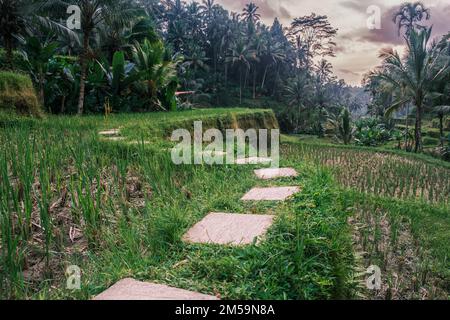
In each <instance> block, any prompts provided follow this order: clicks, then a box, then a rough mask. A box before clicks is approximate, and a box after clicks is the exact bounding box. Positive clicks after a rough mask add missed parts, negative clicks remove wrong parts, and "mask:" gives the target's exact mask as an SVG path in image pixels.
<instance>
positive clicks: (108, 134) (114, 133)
mask: <svg viewBox="0 0 450 320" xmlns="http://www.w3.org/2000/svg"><path fill="white" fill-rule="evenodd" d="M98 134H99V135H101V136H105V137H112V136H118V135H120V130H119V129H110V130H105V131H100V132H99V133H98Z"/></svg>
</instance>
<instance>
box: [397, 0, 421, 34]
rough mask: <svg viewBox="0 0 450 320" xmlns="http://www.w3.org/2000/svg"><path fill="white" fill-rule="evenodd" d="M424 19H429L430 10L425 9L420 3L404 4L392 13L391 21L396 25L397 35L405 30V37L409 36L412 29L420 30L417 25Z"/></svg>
mask: <svg viewBox="0 0 450 320" xmlns="http://www.w3.org/2000/svg"><path fill="white" fill-rule="evenodd" d="M423 18H425V19H426V20H428V19H430V9H427V8H425V5H424V4H423V3H422V2H414V3H404V4H402V5H401V7H400V8H399V9H398V10H397V11H396V12H395V13H394V16H393V18H392V20H393V21H394V23H395V24H397V28H398V35H399V36H400V33H401V31H402V29H405V34H406V36H409V34H410V33H411V30H412V29H413V28H421V27H423V26H420V25H419V24H418V23H419V22H420V21H422V19H423Z"/></svg>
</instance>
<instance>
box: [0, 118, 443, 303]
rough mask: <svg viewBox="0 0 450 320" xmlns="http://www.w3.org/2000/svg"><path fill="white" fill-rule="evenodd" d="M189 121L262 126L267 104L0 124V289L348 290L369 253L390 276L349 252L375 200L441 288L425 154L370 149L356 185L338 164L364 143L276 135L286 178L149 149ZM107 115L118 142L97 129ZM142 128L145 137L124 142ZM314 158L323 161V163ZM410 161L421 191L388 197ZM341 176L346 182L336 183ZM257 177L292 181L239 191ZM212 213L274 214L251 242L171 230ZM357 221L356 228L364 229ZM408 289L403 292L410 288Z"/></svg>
mask: <svg viewBox="0 0 450 320" xmlns="http://www.w3.org/2000/svg"><path fill="white" fill-rule="evenodd" d="M231 112H232V113H233V114H231ZM206 114H208V117H206V118H205V117H204V116H205V115H206ZM196 119H206V121H205V122H206V123H207V124H208V125H210V126H213V125H217V124H220V123H222V125H229V124H231V125H232V124H234V125H236V124H239V125H241V124H243V125H255V124H256V125H258V126H260V127H263V126H269V127H270V126H273V125H274V122H273V114H272V113H271V112H270V111H264V110H248V109H231V110H230V109H218V110H217V109H215V110H195V111H188V112H181V113H174V114H162V113H161V114H160V113H158V114H147V115H143V114H142V115H116V116H113V117H110V118H108V119H104V118H102V117H83V118H78V117H77V118H72V117H63V118H56V117H49V118H47V119H44V120H42V121H34V122H32V124H30V123H22V122H20V123H19V125H16V126H6V127H4V128H0V132H1V134H0V142H1V146H2V147H1V150H0V151H1V153H0V188H1V189H0V190H1V194H0V219H1V228H0V238H1V248H2V250H1V251H0V252H1V254H0V259H1V260H0V261H1V264H0V297H1V298H16V299H24V298H32V299H45V298H51V299H61V298H65V299H89V298H91V297H92V296H93V295H96V294H98V293H100V292H102V291H103V290H105V289H106V288H107V287H109V286H110V285H111V284H113V283H114V282H116V281H118V280H120V279H122V278H124V277H134V278H136V279H140V280H146V281H153V282H158V283H164V284H168V285H171V286H175V287H180V288H185V289H189V290H197V291H200V292H203V293H209V294H220V296H221V297H222V298H229V299H330V298H356V297H357V296H358V295H359V294H360V293H361V292H362V290H361V288H360V280H361V279H360V278H359V277H358V270H359V269H358V268H362V269H364V268H366V267H367V264H368V263H372V262H376V263H380V264H385V265H386V270H384V271H385V273H388V274H390V273H389V272H390V271H391V268H390V267H389V266H390V265H391V264H392V262H389V261H390V260H389V259H385V260H386V261H388V262H389V263H388V262H386V263H383V261H385V260H383V259H384V258H383V256H382V255H380V253H379V252H376V251H375V252H374V253H373V254H372V255H370V256H369V257H367V258H366V259H365V260H363V261H359V260H358V259H357V257H356V256H355V255H354V252H357V250H356V249H354V243H353V242H354V239H353V230H352V226H351V224H349V223H348V221H349V219H351V218H352V217H359V216H361V217H360V218H358V219H359V220H358V221H359V222H361V223H363V222H364V221H365V220H364V219H366V220H367V219H369V220H370V219H371V217H373V216H375V215H374V214H371V213H372V211H374V212H381V211H380V210H383V211H385V212H386V214H387V215H388V216H389V217H390V219H391V220H390V221H392V225H393V226H401V227H402V228H403V227H404V226H406V227H408V228H410V229H411V233H412V234H413V236H414V239H416V240H415V241H417V242H418V244H417V243H413V244H412V245H411V246H413V247H414V248H416V247H420V248H423V251H420V255H419V254H417V256H418V258H417V259H418V261H419V262H417V264H420V266H421V267H420V268H419V267H417V268H415V269H414V270H415V272H417V275H418V276H420V278H421V279H425V280H426V279H431V278H432V279H435V278H439V279H440V282H436V283H437V284H436V286H435V287H439V288H448V283H449V282H448V280H449V274H448V269H449V268H448V265H449V264H448V258H447V257H448V254H449V248H450V243H449V238H450V237H449V227H448V226H449V223H448V222H449V221H448V214H447V213H448V204H447V203H446V201H445V199H444V198H443V197H442V196H441V195H440V194H439V190H441V191H442V190H448V189H445V188H447V185H446V184H445V181H446V180H445V177H446V175H448V169H446V168H445V167H441V166H439V165H438V163H437V162H435V161H434V160H430V161H422V160H421V159H414V161H413V164H411V163H410V162H408V161H406V162H405V161H404V160H402V159H403V158H400V157H401V156H400V155H393V156H395V157H394V158H390V160H388V161H387V163H388V165H384V163H385V162H386V161H385V162H380V161H378V160H377V161H375V164H376V165H377V166H379V167H376V168H375V169H374V168H372V169H373V170H372V171H374V172H379V174H378V175H376V174H373V175H372V178H371V183H370V184H369V183H367V179H366V183H363V181H364V177H363V175H367V174H368V171H367V170H366V169H364V170H366V171H364V170H363V171H361V172H360V175H356V176H354V175H349V174H350V173H349V172H352V171H355V170H354V168H355V166H356V165H357V161H363V160H364V159H371V158H372V157H373V155H374V153H373V152H369V151H367V150H366V149H365V148H354V149H350V148H340V147H331V146H327V145H323V144H321V145H314V146H313V144H312V143H309V144H308V143H298V141H296V140H295V139H294V138H285V142H284V143H283V145H282V148H281V151H282V154H281V165H282V166H292V167H294V168H296V169H297V171H298V172H299V176H298V177H297V178H293V179H281V180H276V181H259V180H257V179H256V177H255V176H254V175H253V172H252V171H253V169H254V168H256V167H259V166H235V165H227V166H207V165H204V166H201V165H200V166H175V165H174V164H173V163H172V161H171V159H170V154H169V153H168V152H166V151H164V150H163V148H162V146H163V145H167V144H168V140H167V130H168V129H167V128H170V127H173V126H178V125H179V126H181V127H186V128H190V126H191V123H192V121H193V120H196ZM118 127H121V131H122V134H123V136H124V137H125V138H126V140H125V141H123V142H117V143H116V142H110V141H105V140H103V139H102V138H100V137H99V135H98V131H99V130H101V129H112V128H118ZM145 130H148V131H145ZM142 131H145V132H150V133H145V132H144V133H142ZM143 134H144V135H146V137H142V139H150V142H151V144H149V145H147V144H129V143H128V142H129V141H133V140H134V139H137V140H138V139H139V138H138V137H140V136H142V135H143ZM326 159H331V160H332V161H334V164H335V165H333V166H327V164H326ZM349 159H352V161H350V160H349ZM416 162H417V163H416ZM342 164H344V165H342ZM398 166H400V167H401V168H399V167H398ZM409 166H411V167H409ZM327 167H328V168H327ZM413 169H414V170H415V169H418V170H422V171H420V172H421V173H422V176H421V178H422V179H423V180H424V181H426V184H424V185H423V186H421V185H420V183H414V182H413V183H412V184H411V187H410V189H411V193H412V192H413V190H418V189H419V188H423V189H426V190H428V193H427V195H428V197H422V198H421V197H420V196H416V197H413V196H412V195H411V194H409V195H408V196H407V193H406V192H405V197H403V196H400V197H399V198H401V199H403V200H401V199H399V200H393V198H392V195H391V194H389V190H392V188H393V187H392V186H391V183H393V182H392V181H397V180H399V179H400V178H402V179H406V178H405V177H409V174H408V172H409V171H408V170H413ZM446 170H447V171H446ZM390 175H393V176H392V177H391V180H389V179H387V178H386V177H389V176H390ZM347 178H348V179H350V180H351V181H356V183H353V184H346V183H345V181H346V179H347ZM439 178H440V179H441V180H440V181H439ZM354 179H356V180H354ZM400 180H401V179H400ZM400 180H399V181H400ZM375 181H382V182H378V184H377V182H375ZM386 181H387V182H386ZM390 181H391V182H390ZM405 181H406V182H405V184H407V183H408V181H409V180H405ZM442 181H444V182H442ZM447 181H448V180H447ZM268 185H300V186H301V187H302V192H301V193H300V194H298V195H297V196H295V197H294V198H293V199H291V200H289V201H286V202H281V203H252V202H250V203H248V202H241V201H240V198H241V197H242V195H243V194H244V193H245V192H247V191H248V190H249V189H250V188H252V187H255V186H268ZM374 186H376V188H377V189H376V190H377V192H375V193H376V194H377V196H375V195H373V193H374V191H373V187H374ZM410 189H407V190H410ZM438 189H439V190H438ZM371 190H372V191H371ZM405 190H406V189H405ZM429 190H433V191H432V193H433V195H434V196H432V197H430V196H429V193H430V192H429ZM402 194H403V193H402ZM419 195H420V192H419ZM211 211H219V212H237V213H248V214H252V213H255V214H260V213H266V214H274V215H276V220H275V223H274V225H273V227H272V228H271V229H270V230H269V233H268V235H267V238H266V240H265V241H263V242H262V243H261V244H258V245H256V244H254V245H250V246H246V247H241V248H234V247H227V246H215V245H192V244H185V243H183V242H182V241H181V237H182V235H183V234H184V232H185V231H186V230H188V229H189V228H190V227H191V226H192V225H193V224H195V223H196V222H197V221H199V220H201V219H202V218H203V217H204V216H205V215H206V214H207V213H209V212H211ZM361 212H362V213H364V214H362V213H361ZM359 213H361V214H359ZM400 216H401V217H405V219H406V218H407V221H406V222H407V223H403V222H404V221H403V220H401V219H398V217H400ZM375 227H376V226H375ZM398 228H400V227H398ZM398 228H397V229H398ZM367 230H369V231H367V232H366V233H364V235H365V237H369V236H368V233H370V230H372V229H367ZM374 230H375V231H376V233H377V232H378V231H377V230H378V227H376V228H374ZM392 230H393V232H392V234H393V235H395V234H396V232H395V228H392ZM362 238H364V237H362ZM391 238H392V239H394V240H393V241H392V244H394V243H396V242H395V236H391ZM376 239H378V238H376ZM380 239H382V237H381V238H380ZM374 243H376V244H378V243H383V242H382V241H381V240H380V241H378V240H377V241H375V242H374ZM399 243H403V242H399ZM395 252H397V251H395ZM69 265H78V266H80V267H81V270H82V290H80V291H71V290H67V289H65V284H66V277H65V275H64V271H65V269H66V268H67V266H69ZM408 275H409V273H408ZM446 286H447V287H446ZM410 291H411V292H412V293H411V294H410V297H416V296H417V295H418V292H420V288H413V289H411V290H410ZM432 297H442V295H438V294H436V295H434V296H432Z"/></svg>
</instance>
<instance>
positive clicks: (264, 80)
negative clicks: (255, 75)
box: [261, 65, 269, 91]
mask: <svg viewBox="0 0 450 320" xmlns="http://www.w3.org/2000/svg"><path fill="white" fill-rule="evenodd" d="M268 69H269V65H266V67H265V68H264V75H263V78H262V83H261V91H263V90H264V85H265V84H266V77H267V70H268Z"/></svg>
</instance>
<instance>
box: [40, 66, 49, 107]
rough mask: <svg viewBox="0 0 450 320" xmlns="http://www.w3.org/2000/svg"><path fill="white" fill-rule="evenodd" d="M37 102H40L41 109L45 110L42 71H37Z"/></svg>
mask: <svg viewBox="0 0 450 320" xmlns="http://www.w3.org/2000/svg"><path fill="white" fill-rule="evenodd" d="M39 100H41V104H42V107H43V108H45V93H44V73H43V72H42V71H39ZM49 111H50V110H49Z"/></svg>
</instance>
